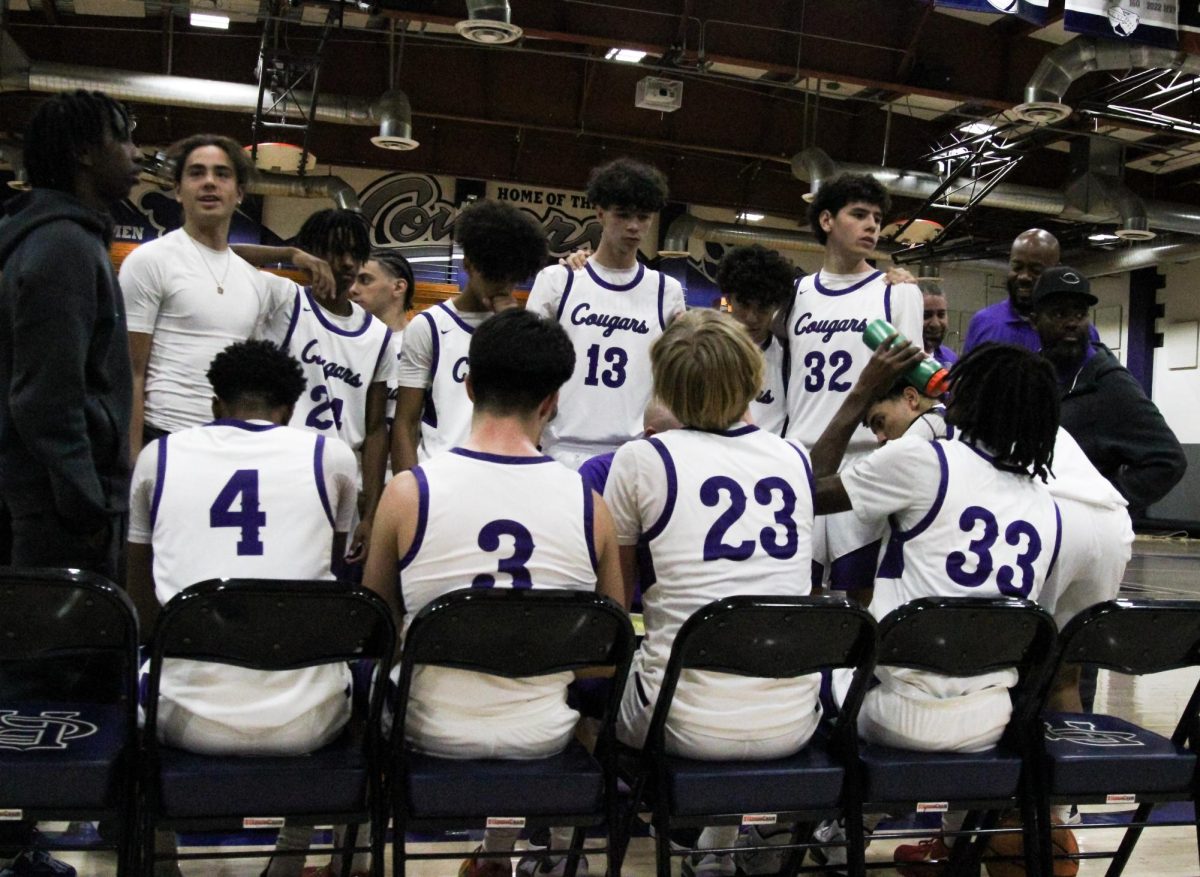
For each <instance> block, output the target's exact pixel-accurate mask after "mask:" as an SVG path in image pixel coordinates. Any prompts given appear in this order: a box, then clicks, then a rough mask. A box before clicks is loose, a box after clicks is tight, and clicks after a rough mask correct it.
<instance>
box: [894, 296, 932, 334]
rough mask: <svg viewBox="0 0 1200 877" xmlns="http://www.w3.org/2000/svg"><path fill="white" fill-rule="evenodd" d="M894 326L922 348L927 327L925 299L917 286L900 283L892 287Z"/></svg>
mask: <svg viewBox="0 0 1200 877" xmlns="http://www.w3.org/2000/svg"><path fill="white" fill-rule="evenodd" d="M892 325H893V326H895V327H896V328H897V329H899V330H900V334H902V335H904V336H905V337H906V338H908V339H909V340H910V341H912V342H913V343H914V344H916V345H918V346H920V344H921V335H922V332H923V331H924V326H925V299H924V297H923V296H922V295H921V290H920V288H919V287H917V286H916V285H914V284H912V283H900V284H897V285H896V286H893V287H892Z"/></svg>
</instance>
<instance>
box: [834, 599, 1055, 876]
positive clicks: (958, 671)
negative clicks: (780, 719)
mask: <svg viewBox="0 0 1200 877" xmlns="http://www.w3.org/2000/svg"><path fill="white" fill-rule="evenodd" d="M1056 633H1057V630H1056V628H1055V625H1054V619H1052V618H1051V617H1050V615H1049V614H1048V613H1047V612H1045V611H1044V610H1043V609H1041V608H1039V607H1038V606H1037V604H1036V603H1032V602H1030V601H1028V600H1017V599H1011V598H998V599H987V598H972V597H953V598H949V597H927V598H923V599H920V600H914V601H912V602H910V603H907V604H905V605H904V606H901V607H900V608H898V609H896V610H895V611H893V612H891V613H889V614H888V615H887V617H886V618H884V619H883V620H882V621H881V622H880V623H879V660H878V666H879V667H907V668H911V669H914V670H923V671H927V672H930V673H939V674H941V675H943V676H956V677H967V676H981V675H983V674H985V673H992V672H995V671H998V670H1006V669H1015V670H1017V673H1018V682H1017V685H1016V686H1015V687H1014V688H1013V689H1011V698H1012V717H1011V719H1010V720H1009V723H1008V726H1007V727H1006V728H1005V731H1004V735H1003V737H1002V738H1001V740H1000V742H999V743H998V744H997V745H996V746H995V747H992V748H990V749H987V750H984V751H982V752H917V751H912V750H907V749H898V748H895V747H891V746H881V745H878V744H874V743H866V742H860V745H859V760H860V765H861V768H860V769H861V782H862V786H861V791H860V794H861V802H860V810H861V811H862V812H867V813H874V812H896V811H900V810H907V811H912V810H916V811H918V812H947V811H949V810H966V811H969V813H968V816H967V818H966V821H965V822H964V823H963V827H962V830H961V831H960V832H957V833H955V836H956V837H957V839H958V840H959V841H960V842H958V843H955V844H954V847H953V853H952V855H951V858H950V873H971V874H975V873H978V870H979V861H980V859H981V858H982V855H983V851H984V847H985V846H986V843H987V840H988V839H989V838H990V836H991V835H992V834H994V833H996V831H997V829H996V828H995V826H996V823H997V821H998V819H999V817H1000V815H1001V814H1002V813H1003V811H1004V810H1006V809H1010V808H1019V809H1020V811H1021V815H1022V817H1023V823H1024V824H1023V828H1022V837H1023V838H1024V860H1025V864H1026V868H1027V872H1028V873H1029V874H1037V873H1038V871H1037V866H1038V858H1037V853H1036V846H1037V831H1036V828H1035V819H1034V816H1035V809H1036V808H1035V806H1034V796H1033V788H1032V769H1031V765H1029V764H1028V760H1027V759H1026V758H1025V754H1026V753H1029V752H1031V751H1032V748H1033V744H1032V743H1031V738H1032V737H1033V736H1034V735H1035V731H1036V722H1035V719H1036V707H1037V695H1038V692H1039V690H1040V686H1041V684H1042V680H1043V678H1044V677H1045V674H1046V672H1047V667H1048V663H1049V661H1050V658H1051V654H1052V652H1053V650H1054V642H1055V636H1056ZM847 818H848V819H849V815H847ZM925 834H927V832H923V831H922V832H917V831H905V832H886V833H884V832H879V833H877V834H876V835H875V837H877V838H883V837H888V838H897V837H915V836H923V835H925ZM972 836H974V838H975V842H974V843H966V842H965V841H966V840H967V838H969V837H972ZM872 867H892V864H891V863H890V862H888V863H880V864H879V865H878V866H876V865H872ZM972 869H973V870H972Z"/></svg>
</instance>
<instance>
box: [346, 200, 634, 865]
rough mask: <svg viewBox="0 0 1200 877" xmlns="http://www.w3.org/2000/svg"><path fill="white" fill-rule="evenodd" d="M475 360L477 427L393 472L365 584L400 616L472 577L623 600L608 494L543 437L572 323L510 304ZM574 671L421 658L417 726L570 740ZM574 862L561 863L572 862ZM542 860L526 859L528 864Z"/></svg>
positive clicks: (458, 740)
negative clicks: (553, 453)
mask: <svg viewBox="0 0 1200 877" xmlns="http://www.w3.org/2000/svg"><path fill="white" fill-rule="evenodd" d="M481 206H482V205H481ZM492 206H495V207H499V206H501V205H499V204H495V205H492ZM492 206H489V207H488V208H487V209H488V210H489V211H491V210H492ZM477 209H478V208H477V207H476V208H472V210H477ZM509 209H510V210H512V213H513V214H516V210H515V208H509ZM464 215H465V214H464ZM477 215H478V214H477ZM505 215H506V216H508V215H509V214H507V212H506V213H505ZM508 221H515V220H508ZM520 221H522V222H526V221H529V220H525V219H521V220H520ZM529 222H530V223H531V221H529ZM531 224H532V223H531ZM542 247H543V248H544V247H545V244H544V243H543V244H542ZM543 252H544V250H543ZM513 270H515V269H513ZM510 276H512V275H510ZM510 283H511V281H510ZM468 365H469V370H468V373H467V376H466V380H465V384H466V387H465V389H466V391H467V393H468V394H469V396H470V398H471V399H472V401H473V403H474V406H473V410H472V415H471V432H470V435H469V436H468V437H467V439H466V440H465V441H464V442H463V443H462V444H461V445H460V446H457V447H454V448H452V449H450V450H449V451H447V452H445V453H441V454H438V455H436V456H435V457H433V458H431V459H429V460H427V461H425V462H423V463H421V464H420V465H419V466H417V467H416V468H414V469H412V470H411V471H407V472H402V473H400V474H399V475H397V476H396V477H395V478H394V479H392V482H391V483H390V484H389V485H388V487H387V490H385V491H384V495H383V501H382V502H381V503H380V507H379V513H378V515H377V524H376V527H375V530H374V536H373V538H374V543H373V544H372V546H371V552H370V554H369V556H368V560H367V571H366V576H365V583H366V585H367V586H368V587H370V588H372V589H373V590H375V591H377V592H378V593H379V594H380V595H382V596H383V597H384V599H386V600H387V601H388V603H389V604H390V605H391V606H392V608H393V611H394V612H395V614H396V618H397V623H398V626H401V627H402V629H404V628H406V627H407V624H408V623H409V622H410V621H411V619H412V617H413V616H414V615H415V614H416V613H417V612H419V611H420V610H421V608H422V607H423V606H425V605H426V604H427V603H429V602H430V601H431V600H433V599H434V598H436V597H439V596H441V595H442V594H446V593H448V592H450V591H454V590H457V589H458V588H461V587H462V586H463V584H464V583H473V584H472V586H473V587H479V588H491V587H503V588H545V587H553V588H571V589H577V590H585V591H591V590H598V591H599V592H600V593H602V594H605V595H607V596H609V597H611V598H613V599H614V600H617V601H618V602H620V603H621V604H622V605H625V603H626V600H625V594H624V590H623V587H622V584H621V574H620V565H619V559H618V556H617V546H616V541H615V538H614V535H613V530H612V520H611V518H610V517H609V514H608V510H607V508H606V507H605V505H604V501H603V500H601V499H600V497H599V496H597V495H596V494H595V493H594V492H593V491H591V490H590V489H588V488H586V487H585V486H584V484H583V481H582V479H580V477H579V475H578V474H577V473H575V472H572V471H570V470H569V469H567V468H565V467H563V466H561V465H559V464H558V463H556V462H555V461H554V460H552V459H551V458H550V457H546V456H543V455H542V454H541V453H540V452H539V451H538V448H537V446H538V440H539V439H540V437H541V433H542V429H543V428H544V427H545V425H546V422H547V421H548V420H549V419H550V418H551V417H552V416H553V414H554V410H555V407H556V405H557V403H558V390H559V387H561V386H562V384H563V382H565V381H566V380H567V378H568V377H569V376H570V374H571V370H572V369H573V368H574V365H575V353H574V351H573V350H572V348H571V343H570V341H569V340H568V338H567V336H566V333H565V332H564V331H563V330H562V329H561V328H560V327H559V326H558V325H557V324H555V323H553V322H552V321H550V320H543V319H541V318H540V317H538V316H536V315H534V314H532V313H530V312H528V311H524V310H520V309H508V310H505V311H504V312H503V313H500V314H497V315H496V316H494V317H492V318H490V319H488V320H486V321H484V322H482V323H481V324H480V325H479V327H478V328H477V329H476V330H475V332H474V333H473V335H472V336H471V343H470V347H469V351H468ZM397 571H399V573H400V578H399V582H400V584H399V586H397ZM570 681H571V674H570V673H565V674H556V675H553V676H543V677H538V678H536V679H516V680H505V679H499V678H498V677H495V676H487V675H483V674H478V673H469V672H465V671H461V670H453V669H446V668H441V667H423V668H418V669H417V670H416V671H415V673H414V675H413V682H412V692H411V694H410V699H409V705H408V720H407V722H406V724H405V732H406V734H408V736H409V738H410V742H411V743H412V744H413V745H414V746H415V747H417V748H418V749H420V750H422V751H425V752H430V753H432V754H434V755H438V756H441V757H444V758H487V757H497V758H541V757H545V756H549V755H552V754H554V753H556V752H559V751H561V750H562V749H563V747H565V746H566V745H567V743H568V742H569V741H570V739H571V736H572V733H573V731H574V728H575V724H576V721H577V720H578V714H577V713H576V712H575V711H574V710H572V709H570V708H569V707H568V706H567V705H566V700H565V691H566V686H567V684H568V683H569V682H570ZM516 835H517V831H516V830H511V831H509V830H502V831H497V830H490V831H489V832H488V833H487V835H485V837H484V842H483V850H484V851H486V852H504V851H508V850H511V849H512V848H513V845H514V844H515V842H516ZM570 837H571V830H570V829H565V830H563V829H557V828H556V829H553V830H552V832H551V843H552V848H555V849H566V847H567V846H568V844H569V842H570ZM564 861H565V857H563V858H561V859H560V860H559V864H558V865H557V866H556V867H558V868H559V871H558V873H560V874H561V873H562V864H561V863H562V862H564ZM538 864H539V863H538V861H537V860H532V859H531V860H529V862H525V861H524V860H523V861H522V864H521V870H522V871H523V872H524V871H529V872H532V870H533V869H534V868H535V867H536V866H537V865H538ZM580 867H581V869H582V867H583V864H582V863H581V866H580ZM459 873H460V874H461V875H463V877H497V875H510V874H511V873H512V865H511V863H510V862H509V860H507V859H480V858H475V857H472V858H471V859H468V860H467V862H466V863H464V865H463V868H462V869H461V870H460V872H459ZM542 873H545V872H542Z"/></svg>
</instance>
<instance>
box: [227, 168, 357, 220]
mask: <svg viewBox="0 0 1200 877" xmlns="http://www.w3.org/2000/svg"><path fill="white" fill-rule="evenodd" d="M246 191H247V192H249V193H251V194H252V195H275V196H279V197H284V198H328V199H329V200H331V201H332V202H333V203H334V204H335V205H337V206H338V207H340V208H342V209H343V210H354V211H356V212H357V211H361V210H362V205H360V204H359V203H358V192H356V191H354V187H353V186H351V185H350V184H349V183H347V182H346V181H345V180H343V179H342V178H341V177H292V176H287V175H286V174H265V173H262V172H259V173H258V174H256V175H255V176H254V178H253V179H252V180H251V181H250V184H249V185H248V186H246Z"/></svg>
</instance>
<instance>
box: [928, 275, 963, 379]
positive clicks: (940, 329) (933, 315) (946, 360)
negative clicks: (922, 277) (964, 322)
mask: <svg viewBox="0 0 1200 877" xmlns="http://www.w3.org/2000/svg"><path fill="white" fill-rule="evenodd" d="M922 286H924V288H923V289H922V290H921V293H922V296H923V297H924V299H925V322H924V325H923V326H922V327H921V339H922V340H923V341H924V342H925V352H926V353H927V354H929V355H930V356H932V357H933V358H934V359H936V360H937V361H938V362H940V363H941V364H942V365H944V366H951V365H953V364H954V363H955V362H957V361H958V354H957V353H955V352H954V351H953V350H951V349H950V348H949V347H947V346H946V345H945V344H943V343H942V341H943V340H944V339H945V337H946V330H947V329H948V328H949V327H950V321H949V320H948V319H947V317H946V296H944V295H942V288H941V287H940V286H937V285H936V284H930V285H928V286H925V285H924V284H922Z"/></svg>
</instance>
